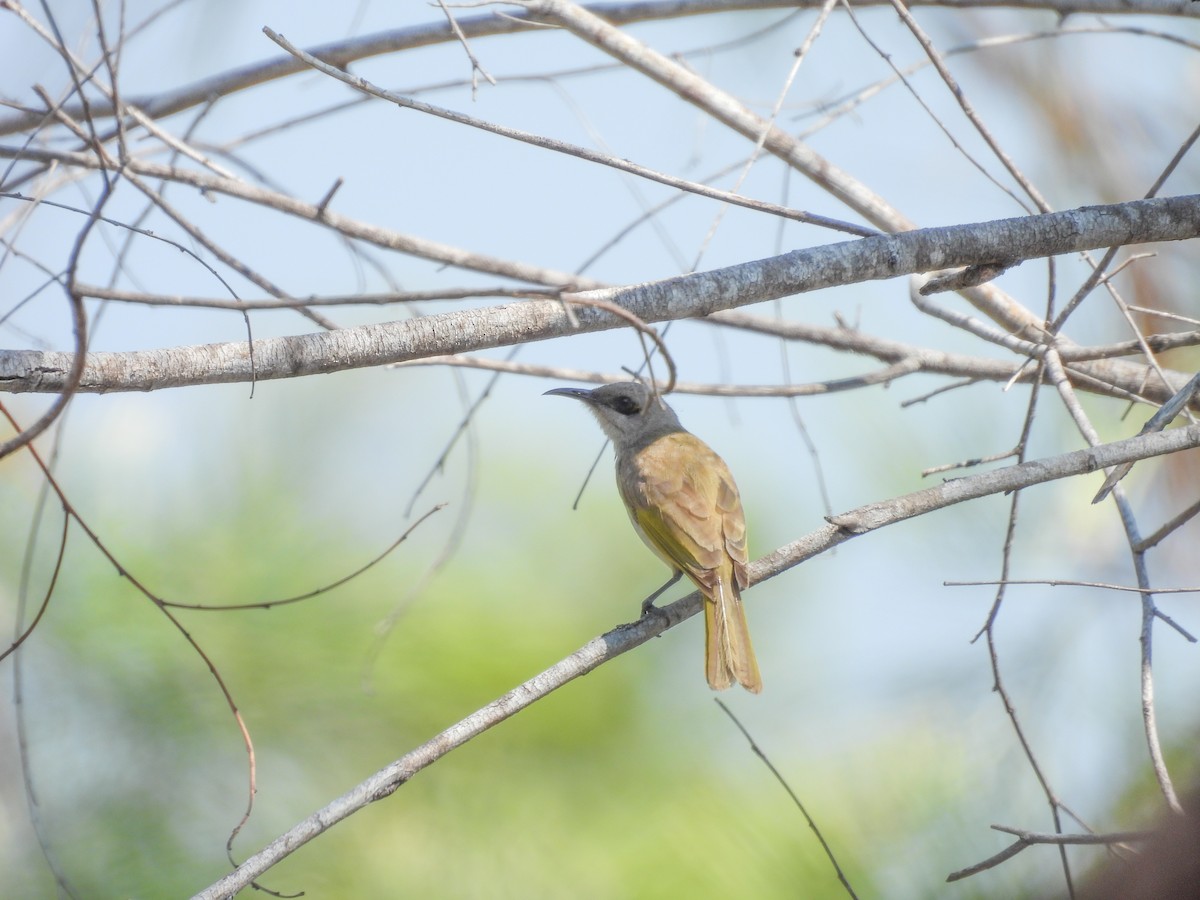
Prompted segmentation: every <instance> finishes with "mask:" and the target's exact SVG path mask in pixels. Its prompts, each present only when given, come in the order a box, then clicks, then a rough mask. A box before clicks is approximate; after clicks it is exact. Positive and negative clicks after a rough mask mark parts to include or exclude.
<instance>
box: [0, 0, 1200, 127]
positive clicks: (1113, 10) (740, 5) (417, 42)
mask: <svg viewBox="0 0 1200 900" xmlns="http://www.w3.org/2000/svg"><path fill="white" fill-rule="evenodd" d="M855 5H856V6H860V7H862V6H885V5H890V3H889V0H859V2H857V3H856V4H855ZM909 5H910V6H943V7H950V8H978V7H980V6H981V4H980V3H979V2H978V0H932V2H928V0H927V2H913V3H910V4H909ZM994 5H995V6H1004V7H1016V8H1024V9H1037V10H1050V11H1052V12H1055V13H1057V14H1058V15H1060V16H1066V15H1068V14H1070V13H1089V12H1090V13H1098V14H1104V15H1128V14H1137V15H1164V16H1181V17H1200V4H1197V3H1187V2H1182V3H1181V2H1177V0H1138V3H1137V4H1131V3H1129V2H1128V0H1054V2H1053V3H1051V2H1047V0H1004V2H1003V3H996V4H994ZM820 6H821V0H652V2H645V0H637V2H625V3H593V4H587V5H586V6H585V8H586V9H589V10H591V11H592V12H594V13H595V14H596V15H598V16H601V17H602V18H604V19H605V20H606V21H608V22H610V23H612V24H614V25H627V24H632V23H635V22H645V21H653V20H659V19H673V18H679V17H683V16H699V15H706V14H710V13H715V12H740V11H748V10H769V9H786V10H792V9H797V8H802V7H811V8H814V9H815V8H818V7H820ZM456 18H457V22H458V26H459V28H460V29H461V30H462V33H463V35H464V36H465V37H467V38H479V37H486V36H489V35H503V34H512V33H515V32H522V31H544V30H545V29H544V28H541V27H540V26H539V25H537V24H533V23H530V22H529V21H528V20H527V17H526V16H525V15H523V14H522V13H521V12H519V11H518V12H514V11H510V10H506V11H505V14H504V15H498V14H495V13H489V14H487V15H480V16H469V17H456ZM453 40H457V38H456V36H455V34H454V32H453V30H452V29H451V28H450V26H449V25H448V24H447V23H446V21H445V20H444V19H443V20H435V21H432V22H430V23H428V24H425V25H415V26H412V27H410V28H397V29H394V30H391V31H381V32H376V33H375V34H368V35H362V36H361V37H353V38H348V39H346V40H341V41H332V42H330V43H328V44H320V45H318V46H315V47H311V48H309V50H308V52H309V53H311V54H312V55H313V56H316V57H318V58H320V59H323V60H325V61H326V62H329V63H331V64H333V65H336V66H348V65H350V64H351V63H353V62H355V61H356V60H361V59H368V58H370V57H373V56H381V55H383V54H386V53H398V52H400V51H403V50H411V49H415V48H417V47H428V46H432V45H435V44H442V43H446V42H447V41H453ZM305 68H306V67H305V66H304V64H303V63H301V62H300V61H299V60H297V59H296V58H295V57H292V56H288V55H281V56H276V57H274V58H272V59H269V60H264V61H262V62H257V63H251V64H249V65H246V66H241V67H239V68H236V69H231V70H229V71H227V72H222V73H220V74H218V75H213V76H211V77H209V78H204V79H201V80H200V81H195V82H192V83H191V84H189V85H185V86H183V87H181V88H177V89H176V90H173V91H167V92H164V93H161V94H150V95H139V96H135V97H129V98H126V102H127V103H129V104H131V105H133V106H136V107H138V108H139V109H141V110H142V111H143V112H145V113H146V114H147V115H149V116H151V117H153V118H156V119H161V118H164V117H166V116H169V115H172V114H174V113H177V112H181V111H183V110H185V109H191V108H193V107H195V106H200V105H202V104H205V103H209V102H211V101H212V100H213V99H216V98H220V97H227V96H229V95H230V94H235V93H237V92H238V91H242V90H246V89H247V88H251V87H254V86H255V85H259V84H266V83H268V82H271V81H275V80H277V79H280V78H286V77H288V76H289V75H295V74H297V73H298V72H302V71H304V70H305ZM64 108H65V110H66V112H67V114H68V115H70V116H71V117H72V118H80V117H82V116H83V115H84V111H83V109H82V108H81V107H80V106H79V105H78V104H74V105H68V106H66V107H64ZM88 115H89V116H90V117H91V118H93V119H101V118H105V117H110V116H112V106H111V105H105V104H104V103H103V102H102V101H101V102H97V101H91V102H90V104H89V109H88ZM43 117H44V114H43V113H42V112H40V111H31V112H22V113H17V114H15V115H11V116H7V117H5V118H3V119H0V135H6V134H17V133H20V132H23V131H28V130H29V129H30V128H35V127H37V126H38V125H39V123H41V122H42V120H43Z"/></svg>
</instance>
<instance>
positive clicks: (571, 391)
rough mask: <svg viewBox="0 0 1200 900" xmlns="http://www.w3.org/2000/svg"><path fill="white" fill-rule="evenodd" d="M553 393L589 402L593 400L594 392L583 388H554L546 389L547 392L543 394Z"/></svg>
mask: <svg viewBox="0 0 1200 900" xmlns="http://www.w3.org/2000/svg"><path fill="white" fill-rule="evenodd" d="M552 394H554V395H557V396H559V397H571V398H573V399H575V400H584V401H587V402H589V403H590V402H591V400H592V392H591V391H585V390H584V389H583V388H554V389H553V390H549V391H546V393H544V394H542V396H543V397H549V396H551V395H552Z"/></svg>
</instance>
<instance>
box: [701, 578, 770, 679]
mask: <svg viewBox="0 0 1200 900" xmlns="http://www.w3.org/2000/svg"><path fill="white" fill-rule="evenodd" d="M713 594H714V595H715V596H713V597H705V600H704V637H705V645H704V673H705V676H706V677H707V678H708V684H709V687H711V688H712V689H713V690H716V691H723V690H725V688H727V687H729V686H730V685H731V684H733V682H734V680H735V679H736V680H737V682H738V684H740V685H741V686H742V687H744V688H745V689H746V690H748V691H750V692H751V693H754V694H757V693H758V692H759V691H761V690H762V675H760V674H759V671H758V660H757V659H756V658H755V656H754V647H753V645H751V643H750V629H749V627H748V626H747V624H746V609H745V607H744V606H743V605H742V598H741V595H740V594H739V593H738V589H737V587H736V586H735V585H734V584H732V579H731V580H730V582H726V581H724V580H723V579H722V580H721V581H718V583H717V586H716V590H714V591H713Z"/></svg>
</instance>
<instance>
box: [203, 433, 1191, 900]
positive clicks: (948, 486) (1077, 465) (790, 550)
mask: <svg viewBox="0 0 1200 900" xmlns="http://www.w3.org/2000/svg"><path fill="white" fill-rule="evenodd" d="M1194 447H1200V425H1190V426H1188V427H1186V428H1179V429H1175V430H1174V431H1168V432H1161V433H1156V434H1148V435H1141V436H1139V437H1135V438H1130V439H1128V440H1124V441H1117V442H1116V443H1112V444H1102V445H1100V446H1097V447H1089V448H1087V449H1086V450H1077V451H1075V452H1073V453H1067V454H1063V455H1061V456H1053V457H1048V458H1046V459H1038V460H1033V461H1030V462H1026V463H1021V464H1019V465H1015V466H1008V467H1006V468H1003V469H996V470H994V471H991V472H985V473H981V474H978V475H970V476H967V477H965V478H959V479H955V480H952V481H947V482H945V483H943V484H940V485H937V486H935V487H932V488H926V489H925V490H922V491H916V492H914V493H911V494H905V495H904V496H901V497H895V498H893V499H891V500H885V501H882V502H879V503H872V504H869V505H867V506H863V507H859V508H858V509H855V510H850V511H849V512H847V513H843V514H842V515H840V516H834V517H831V519H830V522H829V524H827V525H825V526H823V527H821V528H819V529H817V530H816V531H814V532H811V533H810V534H807V535H805V536H803V537H801V538H799V539H797V540H796V541H793V542H792V543H790V544H787V545H786V546H783V547H780V548H779V549H778V550H776V551H775V552H774V553H771V554H769V555H767V556H764V557H763V558H761V559H759V560H756V561H755V562H754V563H752V564H751V565H750V566H749V576H750V583H751V584H757V583H759V582H762V581H766V580H768V579H770V578H773V577H775V576H776V575H779V574H780V573H782V572H784V571H786V570H788V569H790V568H792V567H793V566H795V565H798V564H799V563H801V562H803V561H805V560H807V559H810V558H812V557H814V556H816V555H818V554H820V553H823V552H824V551H826V550H830V549H832V548H833V547H836V546H838V545H839V544H842V543H845V542H846V541H848V540H850V539H851V538H854V537H857V536H859V535H861V534H865V533H866V532H868V531H874V530H877V529H879V528H884V527H886V526H888V525H893V524H895V523H897V522H902V521H904V520H906V519H910V518H913V517H915V516H919V515H924V514H926V513H930V512H933V511H934V510H938V509H944V508H946V507H948V506H952V505H954V504H956V503H961V502H963V501H965V500H972V499H976V498H979V497H984V496H987V495H989V494H997V493H1003V492H1006V491H1012V490H1019V489H1021V488H1025V487H1030V486H1032V485H1035V484H1043V483H1045V482H1048V481H1054V480H1057V479H1060V478H1066V477H1069V476H1072V475H1081V474H1085V473H1089V472H1094V471H1096V470H1097V469H1100V468H1103V467H1106V466H1112V465H1117V464H1119V463H1122V462H1128V461H1129V460H1132V459H1145V458H1147V457H1150V456H1159V455H1163V454H1166V453H1173V452H1176V451H1179V450H1184V449H1189V448H1194ZM701 602H702V601H701V597H700V594H699V592H693V593H691V594H689V595H688V596H686V597H683V598H682V599H680V600H677V601H675V602H674V603H672V604H670V605H669V606H664V607H661V608H659V610H658V611H657V612H656V613H655V614H653V615H647V616H644V617H643V618H641V619H639V620H638V621H636V622H631V623H629V624H626V625H619V626H617V627H616V628H614V629H613V630H611V631H609V632H607V633H606V634H603V635H600V636H599V637H597V638H593V639H592V640H590V641H588V643H586V644H584V645H583V646H582V647H580V648H579V649H578V650H576V651H575V652H574V653H572V654H571V655H570V656H568V657H566V658H565V659H563V660H561V661H559V662H557V663H555V664H554V665H553V666H551V667H550V668H548V669H546V670H545V671H544V672H542V673H540V674H538V675H535V676H534V677H533V678H530V679H529V680H528V681H526V682H525V683H523V684H521V685H518V686H517V687H515V688H513V689H512V690H511V691H509V692H508V693H506V694H504V695H503V696H501V697H498V698H497V699H496V700H494V701H492V702H491V703H489V704H488V705H487V706H485V707H483V708H482V709H479V710H477V711H476V712H474V713H472V714H471V715H469V716H467V717H466V718H465V719H462V720H461V721H459V722H457V723H456V724H454V725H452V726H450V727H449V728H447V729H446V730H445V731H443V732H442V733H441V734H438V735H436V736H435V737H433V738H431V739H430V740H429V741H426V742H425V743H424V744H422V745H421V746H420V747H417V748H416V749H415V750H412V751H411V752H409V753H407V754H405V755H404V756H402V757H401V758H400V759H398V760H396V761H395V762H393V763H391V764H390V765H388V766H386V767H384V768H383V769H381V770H379V771H378V772H376V773H375V774H374V775H372V776H370V777H369V778H367V779H366V780H365V781H363V782H361V783H360V784H358V785H357V786H356V787H354V788H353V789H352V790H350V791H348V792H347V793H345V794H343V795H342V796H341V797H338V798H337V799H336V800H334V801H332V802H331V803H329V804H328V805H326V806H325V807H324V808H323V809H320V810H318V811H317V812H315V813H313V814H312V815H310V816H308V817H307V818H306V819H304V820H303V821H301V822H299V823H297V824H296V825H295V826H293V827H292V828H291V829H289V830H288V831H287V832H285V833H284V834H282V835H280V836H279V837H277V838H276V839H275V840H273V841H272V842H271V843H270V844H268V845H267V846H266V847H265V848H263V849H262V850H260V851H259V852H258V853H256V854H254V855H253V856H251V857H249V858H248V859H247V860H246V861H245V862H243V863H242V864H241V865H240V866H239V867H238V868H237V869H236V870H234V871H233V872H230V873H229V874H228V875H226V876H225V877H224V878H222V879H220V880H219V881H217V882H216V883H214V884H212V885H210V886H209V887H208V888H206V889H204V890H202V891H200V892H199V893H197V894H196V895H195V897H194V898H193V900H217V898H226V897H232V896H233V895H234V894H235V893H237V891H239V890H241V889H242V888H244V887H245V886H247V885H248V884H249V883H250V882H251V881H252V880H253V879H255V878H257V877H258V876H260V875H262V874H263V873H264V872H266V871H267V870H268V869H270V868H271V867H273V866H274V865H275V864H276V863H278V862H280V861H281V860H282V859H284V858H285V857H287V856H289V855H290V854H291V853H292V852H293V851H295V850H297V849H299V848H300V847H301V846H303V845H304V844H306V843H308V842H309V841H311V840H312V839H313V838H315V837H317V836H319V835H320V834H322V833H324V832H325V831H327V830H329V829H330V828H332V827H333V826H334V825H336V824H337V823H338V822H341V821H342V820H344V819H346V818H348V817H349V816H351V815H353V814H354V813H356V812H358V811H359V810H361V809H364V808H365V807H367V806H369V805H370V804H371V803H374V802H375V801H376V800H382V799H383V798H385V797H388V796H391V795H392V794H393V793H395V792H396V791H397V790H398V789H399V788H400V787H402V786H403V785H404V784H405V783H406V782H407V781H409V780H410V779H411V778H412V777H413V776H415V775H416V774H417V773H418V772H420V771H421V770H422V769H425V768H427V767H428V766H430V765H432V764H433V763H435V762H437V761H438V760H439V759H441V758H442V757H443V756H445V755H446V754H447V753H449V752H451V751H452V750H455V749H456V748H458V747H461V746H462V745H463V744H465V743H467V742H468V741H470V740H471V739H472V738H474V737H477V736H478V735H480V734H482V733H483V732H485V731H487V730H488V729H489V728H492V727H493V726H495V725H498V724H499V723H501V722H503V721H504V720H505V719H507V718H509V717H511V716H513V715H515V714H516V713H518V712H520V711H521V710H522V709H524V708H526V707H527V706H530V705H532V704H533V703H535V702H537V701H538V700H540V699H541V698H543V697H545V696H547V695H548V694H550V693H551V692H553V691H555V690H557V689H558V688H560V687H563V686H564V685H566V684H568V683H569V682H571V681H573V680H574V679H576V678H578V677H580V676H581V675H586V674H587V673H589V672H591V671H593V670H594V669H596V668H598V667H599V666H601V665H603V664H604V663H606V662H608V661H609V660H611V659H615V658H616V657H617V656H620V655H621V654H623V653H626V652H628V651H630V650H632V649H634V648H635V647H638V646H640V645H642V644H644V643H646V642H647V641H649V640H651V639H652V638H654V637H657V636H658V635H659V634H661V633H662V632H664V631H666V630H667V629H668V628H671V627H673V626H675V625H677V624H679V623H680V622H682V621H684V620H685V619H688V618H689V617H691V616H692V615H694V614H695V613H697V612H699V610H700V604H701Z"/></svg>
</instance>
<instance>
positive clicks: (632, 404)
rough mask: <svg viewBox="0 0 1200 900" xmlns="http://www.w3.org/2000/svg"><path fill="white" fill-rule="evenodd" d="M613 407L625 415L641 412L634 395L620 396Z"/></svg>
mask: <svg viewBox="0 0 1200 900" xmlns="http://www.w3.org/2000/svg"><path fill="white" fill-rule="evenodd" d="M612 408H613V409H615V410H616V411H617V412H619V413H620V414H621V415H623V416H632V415H633V414H634V413H636V412H640V410H639V409H638V405H637V402H636V401H635V400H634V399H633V398H632V397H618V398H617V399H616V400H614V401H613V405H612Z"/></svg>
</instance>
